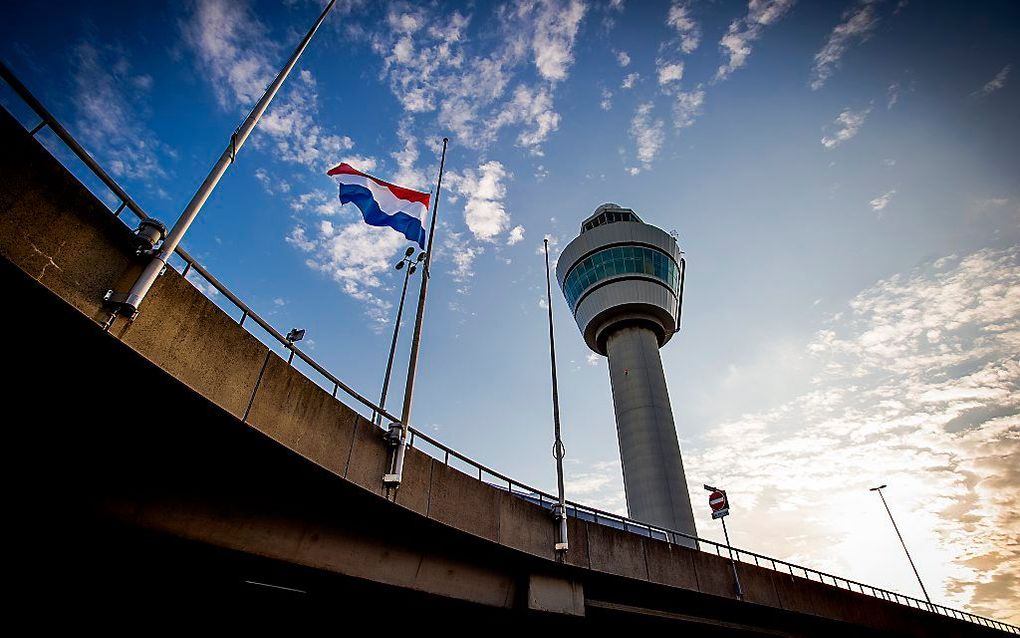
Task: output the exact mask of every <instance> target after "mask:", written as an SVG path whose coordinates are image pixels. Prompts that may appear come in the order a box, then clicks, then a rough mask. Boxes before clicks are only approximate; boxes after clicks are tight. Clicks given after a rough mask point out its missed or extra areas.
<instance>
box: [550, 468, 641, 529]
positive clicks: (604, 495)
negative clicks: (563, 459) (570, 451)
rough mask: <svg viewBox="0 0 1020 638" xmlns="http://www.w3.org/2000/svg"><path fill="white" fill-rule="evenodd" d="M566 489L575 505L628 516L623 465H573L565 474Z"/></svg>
mask: <svg viewBox="0 0 1020 638" xmlns="http://www.w3.org/2000/svg"><path fill="white" fill-rule="evenodd" d="M568 463H569V461H568ZM563 489H564V491H565V493H566V495H567V498H568V499H570V500H572V501H577V502H579V503H584V504H585V505H589V506H591V507H595V508H598V509H600V510H603V511H606V512H613V513H616V514H620V515H622V516H626V515H627V500H626V497H625V496H624V492H623V471H622V470H621V469H620V462H619V461H599V462H596V463H592V464H586V463H583V462H576V463H570V464H569V465H568V466H567V467H566V468H565V471H564V476H563Z"/></svg>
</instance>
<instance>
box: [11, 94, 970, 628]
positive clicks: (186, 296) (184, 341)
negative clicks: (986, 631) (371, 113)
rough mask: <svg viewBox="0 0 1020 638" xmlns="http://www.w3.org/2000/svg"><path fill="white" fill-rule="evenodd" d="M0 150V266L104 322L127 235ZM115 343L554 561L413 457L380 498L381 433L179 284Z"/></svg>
mask: <svg viewBox="0 0 1020 638" xmlns="http://www.w3.org/2000/svg"><path fill="white" fill-rule="evenodd" d="M0 142H2V143H0V147H2V148H3V151H2V153H0V171H3V172H2V173H0V174H4V175H5V178H4V180H3V182H2V186H0V254H2V255H3V257H5V258H6V259H8V260H10V261H11V262H12V263H14V264H15V265H17V266H18V267H20V268H21V269H22V270H23V271H25V272H26V273H28V274H29V275H31V276H32V277H35V278H36V279H37V280H38V281H40V282H41V283H43V284H44V285H45V286H46V287H48V288H49V289H50V290H51V291H53V292H54V293H55V294H57V295H58V296H60V297H61V298H63V299H64V300H65V301H67V302H68V303H70V304H71V305H73V306H74V307H75V308H77V309H78V310H79V311H81V312H82V313H84V314H85V315H87V316H88V317H90V318H92V319H93V320H95V321H97V322H101V321H102V320H103V319H105V314H104V312H103V310H102V296H103V293H104V292H105V291H106V290H107V289H109V288H112V287H113V285H114V283H115V282H116V281H117V280H118V278H119V277H121V275H122V274H123V272H124V271H125V269H126V268H128V267H129V266H130V265H131V264H132V263H134V261H135V258H134V257H133V250H134V245H133V242H132V236H131V233H130V232H129V231H128V230H127V229H126V228H124V227H123V225H122V224H121V223H120V222H119V221H116V220H114V219H113V218H112V216H111V214H110V213H109V212H108V210H107V209H106V207H105V206H103V205H102V204H101V203H100V202H99V201H98V200H97V199H96V198H95V197H94V196H92V195H91V194H90V193H89V192H88V191H87V190H86V189H85V188H84V187H83V186H82V185H81V184H80V183H79V182H78V181H77V180H76V179H75V178H74V177H73V176H71V175H70V174H69V173H68V172H67V171H66V170H65V169H64V168H63V167H62V166H60V165H59V163H57V162H56V161H55V160H54V159H53V158H52V157H51V156H50V154H49V153H48V152H47V151H45V149H43V148H42V147H41V146H39V145H38V144H37V143H36V142H35V141H34V140H33V139H31V138H30V137H29V136H28V135H27V133H26V132H25V131H24V129H23V128H22V127H20V125H18V124H17V123H16V122H14V121H13V120H12V119H11V118H10V117H9V116H8V115H7V114H6V113H2V112H0ZM110 334H111V335H112V336H114V337H116V338H118V339H121V340H122V341H123V342H124V343H125V344H127V345H129V346H130V347H131V348H133V349H134V350H135V351H136V352H138V353H139V354H140V355H142V356H144V357H145V358H147V359H148V360H150V361H152V362H153V363H155V364H156V365H158V366H159V367H161V368H163V369H164V370H166V371H168V372H169V373H171V374H172V375H173V376H174V377H176V378H177V379H179V380H180V381H182V382H184V383H185V384H187V385H188V386H189V387H190V388H192V389H193V390H194V391H195V392H197V393H199V394H200V395H202V396H204V397H205V398H207V399H208V400H209V401H211V402H213V403H215V404H216V405H218V406H219V407H221V408H223V409H224V410H226V411H227V412H229V413H230V414H231V415H233V416H235V417H237V418H238V419H241V420H243V421H245V422H246V423H247V424H249V425H250V426H251V427H253V428H256V429H258V430H259V431H261V432H263V433H264V434H266V435H268V436H269V437H271V438H272V439H274V440H275V441H277V442H278V443H279V444H281V445H283V446H286V447H287V448H289V449H291V450H293V451H294V452H297V453H298V454H300V455H302V456H304V457H305V458H307V459H308V460H310V461H312V462H314V463H316V464H318V465H320V466H322V467H323V468H326V469H327V470H329V471H330V472H332V473H334V474H335V475H337V476H339V477H343V478H344V479H346V480H347V481H350V482H351V483H353V484H355V485H358V486H360V487H361V488H363V489H365V490H367V491H368V492H371V493H373V494H376V495H378V496H379V497H382V498H386V499H388V500H390V501H391V502H393V503H395V504H396V505H397V506H400V507H403V508H406V509H408V510H410V511H413V512H416V513H418V514H420V515H422V516H426V517H428V518H429V519H432V520H435V521H437V522H440V523H442V524H444V525H447V526H449V527H451V528H454V529H456V530H460V531H462V532H465V533H468V534H471V535H473V536H476V537H479V538H482V539H485V540H487V541H491V542H493V543H498V544H501V545H504V546H506V547H509V548H512V549H514V550H517V551H520V552H524V553H527V554H529V555H532V556H536V557H540V558H543V559H547V560H549V561H550V562H552V561H553V560H554V559H555V556H554V553H553V550H552V545H553V542H554V534H555V525H554V522H553V521H552V519H551V518H550V516H549V514H548V512H547V511H546V510H545V509H543V508H541V507H538V506H536V505H534V504H531V503H529V502H526V501H524V500H522V499H520V498H517V497H515V496H512V495H510V494H508V493H506V492H505V491H501V490H498V489H496V488H493V487H491V486H489V485H487V484H485V483H482V482H480V481H478V480H476V478H475V477H472V476H468V475H466V474H464V473H462V472H460V471H458V470H456V469H454V468H451V467H449V466H447V465H445V464H444V463H443V462H442V461H439V460H436V459H433V458H431V457H429V456H427V455H426V454H424V453H422V452H420V451H418V450H414V449H412V450H410V451H409V453H408V455H407V460H406V465H405V472H404V483H403V484H402V486H401V487H400V489H399V490H396V491H393V490H387V489H385V488H384V487H383V484H382V476H383V474H384V473H385V471H386V465H387V460H388V455H389V450H388V449H387V447H386V445H385V442H384V440H383V438H382V434H383V433H382V430H380V429H379V428H377V427H376V426H375V425H373V424H372V423H371V422H369V421H368V420H366V419H365V418H363V417H361V416H360V415H358V414H357V413H356V412H354V411H353V410H352V409H350V408H349V407H347V406H345V405H344V404H343V403H341V402H340V401H338V400H336V399H334V398H333V397H332V396H330V395H329V394H328V393H327V392H325V391H323V390H322V389H321V388H320V387H319V386H317V385H316V384H315V383H313V382H311V381H310V380H308V379H307V378H305V377H304V376H303V375H302V374H301V373H300V372H299V371H297V370H295V369H294V368H293V367H291V366H289V365H287V363H286V362H285V361H283V360H282V359H280V357H279V356H277V355H276V354H274V353H272V352H271V351H270V350H269V348H267V347H266V346H265V345H263V344H262V343H261V342H259V341H258V339H256V338H255V337H253V336H252V335H251V334H249V333H248V332H247V331H246V330H245V329H244V328H243V327H241V326H239V325H238V324H237V322H236V321H235V320H234V319H232V318H231V317H229V316H228V315H227V314H226V313H224V312H223V311H221V310H220V309H219V308H218V307H217V306H216V305H215V304H214V303H212V302H211V301H210V300H209V299H207V298H206V297H205V296H204V295H203V294H202V293H201V292H200V291H199V290H197V289H196V288H195V287H194V286H192V285H191V284H190V283H188V282H187V281H186V280H185V279H184V278H183V277H182V276H181V275H180V274H178V273H177V272H175V271H173V270H168V271H167V273H166V274H165V275H164V276H163V277H161V278H160V279H159V280H158V282H157V283H156V285H155V286H154V288H153V289H152V291H151V293H150V294H149V296H148V298H147V300H146V302H145V305H144V307H143V308H142V312H141V314H140V315H139V317H138V319H137V320H135V321H134V322H133V323H128V322H127V321H125V320H118V322H117V323H115V324H114V326H113V328H112V329H111V331H110ZM207 531H208V533H209V534H210V535H216V536H220V537H223V536H229V535H232V534H240V533H241V532H242V530H241V529H235V528H231V527H229V526H227V527H222V528H217V529H209V530H207ZM280 533H281V534H286V533H289V532H286V530H282V531H280ZM569 534H570V551H569V553H568V554H567V556H566V560H565V562H566V563H567V564H568V565H571V566H575V567H580V568H583V569H586V570H592V571H594V572H600V573H605V574H612V575H616V576H620V577H625V578H630V579H637V580H641V581H648V582H652V583H657V584H661V585H663V586H667V587H671V588H676V589H678V590H688V591H692V592H699V593H702V594H707V595H710V596H713V597H717V598H720V599H731V600H736V591H735V588H734V581H733V576H732V571H731V569H732V568H731V566H730V563H729V561H728V560H726V559H724V558H721V557H718V556H716V555H714V554H710V553H706V552H700V551H695V550H690V549H687V548H684V547H678V546H675V545H669V544H667V543H665V542H663V541H658V540H655V539H650V538H643V537H641V536H640V535H638V534H635V533H630V532H626V531H623V530H617V529H614V528H610V527H606V526H603V525H597V524H591V523H587V522H584V521H579V520H574V519H571V520H570V521H569ZM293 537H294V547H292V548H290V549H289V550H287V551H286V552H284V553H282V554H281V557H286V556H292V557H295V560H301V561H302V562H305V561H304V559H301V555H302V552H314V551H315V548H308V547H304V548H303V546H302V545H301V543H302V541H301V537H302V533H301V532H300V531H298V530H294V531H293ZM281 551H283V550H281ZM378 551H380V552H383V551H384V549H383V548H382V547H380V548H379V549H378ZM320 559H321V560H327V559H329V560H332V559H331V558H329V557H320ZM327 562H328V560H327ZM739 569H740V575H741V581H742V583H743V586H744V589H745V595H746V598H745V600H746V601H747V602H748V603H751V604H756V605H761V606H765V607H772V608H776V609H783V610H788V611H791V612H796V613H801V614H810V615H816V616H822V617H825V618H831V619H836V620H842V621H845V622H849V623H854V624H858V625H861V626H865V627H874V628H879V629H892V630H896V631H900V632H906V633H914V632H915V631H916V629H917V628H918V627H923V626H924V625H930V624H931V623H939V622H941V623H949V622H955V621H949V620H947V619H943V618H941V617H935V616H932V615H931V614H922V613H920V612H914V611H913V610H910V609H907V608H905V607H903V606H901V605H896V604H893V603H890V602H886V601H883V600H878V599H875V598H872V597H868V596H860V595H856V594H853V595H851V594H849V593H848V592H846V591H845V590H838V589H836V588H834V587H831V586H828V585H823V584H820V583H816V582H813V581H809V580H806V579H804V578H799V577H794V576H790V575H786V574H782V573H779V572H774V571H771V570H767V569H763V568H757V567H754V566H750V565H743V564H741V565H739ZM504 595H506V592H505V591H504V592H503V593H502V594H497V595H496V598H500V596H504ZM476 597H477V596H476ZM929 635H931V634H929ZM946 635H950V634H946Z"/></svg>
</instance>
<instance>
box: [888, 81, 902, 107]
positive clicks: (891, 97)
mask: <svg viewBox="0 0 1020 638" xmlns="http://www.w3.org/2000/svg"><path fill="white" fill-rule="evenodd" d="M886 95H887V96H888V98H887V100H886V104H885V108H887V109H891V108H892V107H894V106H896V103H897V102H899V101H900V83H899V82H893V83H892V84H890V85H889V88H888V90H887V91H886Z"/></svg>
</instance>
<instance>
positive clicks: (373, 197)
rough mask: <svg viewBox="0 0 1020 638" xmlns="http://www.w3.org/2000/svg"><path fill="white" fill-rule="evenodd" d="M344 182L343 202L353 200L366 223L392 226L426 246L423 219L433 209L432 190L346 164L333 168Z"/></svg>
mask: <svg viewBox="0 0 1020 638" xmlns="http://www.w3.org/2000/svg"><path fill="white" fill-rule="evenodd" d="M326 174H327V175H331V176H332V177H334V178H335V179H336V181H337V184H339V185H340V203H341V204H347V203H348V202H353V203H354V205H355V206H357V207H358V209H359V210H361V215H362V217H364V218H365V223H367V224H369V225H372V226H389V227H390V228H392V229H393V230H395V231H397V232H400V233H403V235H404V237H407V239H408V240H410V241H413V242H417V244H418V245H419V246H421V248H422V249H424V248H425V227H424V225H423V221H424V220H425V214H426V212H427V211H428V208H429V197H430V195H429V194H428V193H422V192H419V191H415V190H411V189H410V188H404V187H402V186H397V185H396V184H390V183H389V182H384V181H382V180H381V179H378V178H375V177H372V176H371V175H369V174H368V173H362V172H361V171H359V170H358V169H356V168H354V167H353V166H351V165H350V164H347V163H344V164H340V165H339V166H337V167H335V168H332V169H330V170H329V171H328V172H327V173H326Z"/></svg>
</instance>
